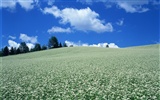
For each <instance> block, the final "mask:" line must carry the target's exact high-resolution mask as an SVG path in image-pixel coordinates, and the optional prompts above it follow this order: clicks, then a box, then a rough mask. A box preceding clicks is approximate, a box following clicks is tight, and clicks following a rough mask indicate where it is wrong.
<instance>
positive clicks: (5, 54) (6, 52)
mask: <svg viewBox="0 0 160 100" xmlns="http://www.w3.org/2000/svg"><path fill="white" fill-rule="evenodd" d="M8 55H9V49H8V47H7V46H6V47H4V49H3V56H8Z"/></svg>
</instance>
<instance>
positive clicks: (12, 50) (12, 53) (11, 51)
mask: <svg viewBox="0 0 160 100" xmlns="http://www.w3.org/2000/svg"><path fill="white" fill-rule="evenodd" d="M9 54H10V55H14V49H13V47H11V49H10V51H9Z"/></svg>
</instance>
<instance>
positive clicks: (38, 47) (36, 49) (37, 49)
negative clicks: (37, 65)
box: [34, 43, 41, 51]
mask: <svg viewBox="0 0 160 100" xmlns="http://www.w3.org/2000/svg"><path fill="white" fill-rule="evenodd" d="M34 50H35V51H40V50H41V45H40V44H39V43H37V44H36V45H35V47H34Z"/></svg>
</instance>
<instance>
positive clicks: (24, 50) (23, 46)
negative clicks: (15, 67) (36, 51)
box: [19, 42, 29, 53]
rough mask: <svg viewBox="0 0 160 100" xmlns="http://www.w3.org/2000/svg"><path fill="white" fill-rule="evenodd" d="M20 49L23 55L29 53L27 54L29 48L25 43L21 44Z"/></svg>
mask: <svg viewBox="0 0 160 100" xmlns="http://www.w3.org/2000/svg"><path fill="white" fill-rule="evenodd" d="M19 49H20V52H21V53H27V52H29V48H28V46H27V45H26V43H25V42H21V44H20V46H19Z"/></svg>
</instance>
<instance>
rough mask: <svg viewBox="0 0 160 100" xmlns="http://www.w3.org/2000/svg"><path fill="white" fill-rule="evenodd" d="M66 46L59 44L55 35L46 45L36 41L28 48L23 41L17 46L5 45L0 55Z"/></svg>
mask: <svg viewBox="0 0 160 100" xmlns="http://www.w3.org/2000/svg"><path fill="white" fill-rule="evenodd" d="M62 47H67V45H66V43H63V45H62V44H61V42H60V43H59V42H58V39H57V38H56V37H55V36H52V37H51V38H50V39H49V41H48V46H45V45H43V46H41V45H40V44H39V43H36V44H35V46H34V48H31V49H29V47H28V46H27V44H26V43H25V42H21V43H20V45H19V47H18V48H16V47H10V48H9V47H8V46H5V47H4V48H2V50H1V51H0V56H1V57H2V56H8V55H17V54H23V53H28V52H35V51H41V50H47V49H55V48H62Z"/></svg>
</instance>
